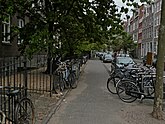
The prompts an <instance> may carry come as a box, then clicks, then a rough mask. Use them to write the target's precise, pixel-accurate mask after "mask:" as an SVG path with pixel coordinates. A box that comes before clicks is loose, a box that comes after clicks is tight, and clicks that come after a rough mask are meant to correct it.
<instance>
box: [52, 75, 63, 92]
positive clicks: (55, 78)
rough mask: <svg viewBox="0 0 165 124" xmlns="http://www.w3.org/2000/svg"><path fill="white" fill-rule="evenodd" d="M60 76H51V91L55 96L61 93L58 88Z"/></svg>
mask: <svg viewBox="0 0 165 124" xmlns="http://www.w3.org/2000/svg"><path fill="white" fill-rule="evenodd" d="M60 80H61V79H60V75H53V89H52V90H53V91H54V92H55V94H60V93H61V86H60V83H59V82H60Z"/></svg>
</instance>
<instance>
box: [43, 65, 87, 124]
mask: <svg viewBox="0 0 165 124" xmlns="http://www.w3.org/2000/svg"><path fill="white" fill-rule="evenodd" d="M86 65H87V64H85V65H84V66H83V67H82V68H81V73H80V76H81V75H82V73H83V71H84V69H85V67H86ZM77 81H78V82H79V79H78V80H77ZM71 90H72V89H68V90H66V92H65V93H64V95H63V96H62V97H61V98H60V99H59V100H58V101H57V103H55V106H53V107H52V109H50V111H49V114H48V115H47V116H46V117H44V119H43V121H42V123H41V124H47V123H48V122H49V120H50V119H51V117H52V115H53V114H55V113H56V110H57V109H58V108H59V107H60V105H61V103H62V101H63V100H64V99H65V97H66V95H67V94H69V92H70V91H71Z"/></svg>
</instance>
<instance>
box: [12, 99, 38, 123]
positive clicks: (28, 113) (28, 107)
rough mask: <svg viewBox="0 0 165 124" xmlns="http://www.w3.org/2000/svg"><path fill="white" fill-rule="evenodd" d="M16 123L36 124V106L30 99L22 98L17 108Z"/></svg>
mask: <svg viewBox="0 0 165 124" xmlns="http://www.w3.org/2000/svg"><path fill="white" fill-rule="evenodd" d="M14 115H15V116H14V117H15V123H16V124H34V123H35V116H34V106H33V103H32V101H31V100H30V99H29V98H22V99H21V100H20V101H19V102H18V103H17V104H16V107H15V113H14Z"/></svg>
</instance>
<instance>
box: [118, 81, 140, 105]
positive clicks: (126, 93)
mask: <svg viewBox="0 0 165 124" xmlns="http://www.w3.org/2000/svg"><path fill="white" fill-rule="evenodd" d="M116 91H117V94H118V96H119V98H120V99H121V100H122V101H123V102H126V103H131V102H134V101H135V100H136V99H137V98H138V97H137V96H136V95H137V94H135V93H134V95H132V94H131V95H130V92H139V90H138V88H137V86H136V85H135V84H134V82H132V81H130V80H125V81H121V82H119V83H118V84H117V86H116Z"/></svg>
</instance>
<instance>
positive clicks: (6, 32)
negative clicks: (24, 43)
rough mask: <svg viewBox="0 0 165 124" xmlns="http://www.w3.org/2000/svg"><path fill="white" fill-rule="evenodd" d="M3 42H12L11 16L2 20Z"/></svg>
mask: <svg viewBox="0 0 165 124" xmlns="http://www.w3.org/2000/svg"><path fill="white" fill-rule="evenodd" d="M2 43H10V16H9V15H7V16H6V17H5V19H4V21H2Z"/></svg>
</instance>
